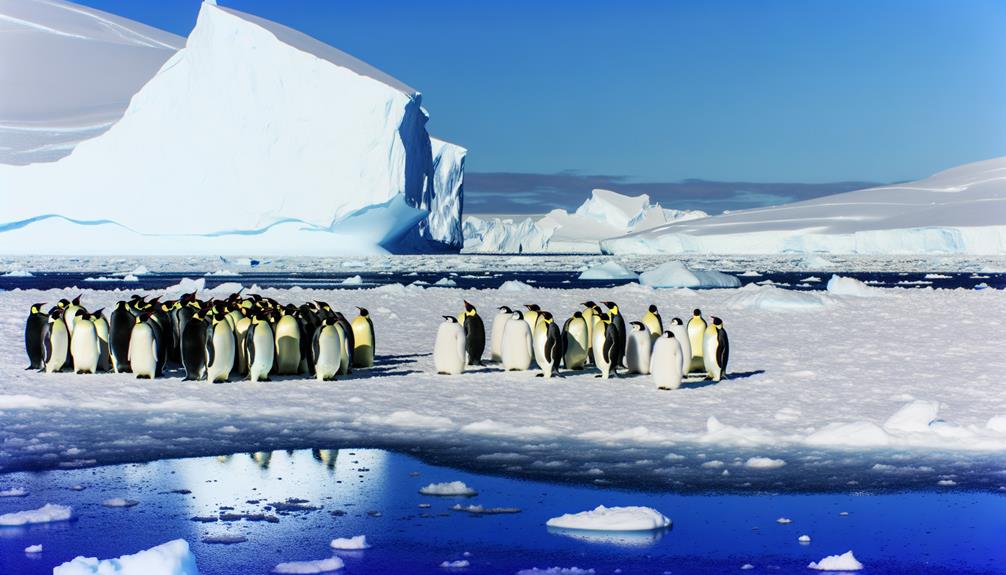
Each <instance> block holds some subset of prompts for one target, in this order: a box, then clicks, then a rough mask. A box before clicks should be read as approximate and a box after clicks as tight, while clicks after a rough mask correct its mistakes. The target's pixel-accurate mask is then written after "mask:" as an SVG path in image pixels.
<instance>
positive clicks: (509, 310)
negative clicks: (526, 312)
mask: <svg viewBox="0 0 1006 575" xmlns="http://www.w3.org/2000/svg"><path fill="white" fill-rule="evenodd" d="M499 310H500V311H501V312H503V313H513V310H512V309H510V308H509V307H508V306H505V305H501V306H500V307H499Z"/></svg>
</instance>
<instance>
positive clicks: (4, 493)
mask: <svg viewBox="0 0 1006 575" xmlns="http://www.w3.org/2000/svg"><path fill="white" fill-rule="evenodd" d="M25 495H28V490H27V489H24V488H22V487H11V488H9V489H3V490H0V497H24V496H25Z"/></svg>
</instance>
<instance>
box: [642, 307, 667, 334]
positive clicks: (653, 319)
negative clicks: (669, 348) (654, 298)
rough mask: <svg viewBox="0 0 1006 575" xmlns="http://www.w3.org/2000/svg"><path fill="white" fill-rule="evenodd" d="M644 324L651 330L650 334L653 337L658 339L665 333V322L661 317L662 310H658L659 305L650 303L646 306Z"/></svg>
mask: <svg viewBox="0 0 1006 575" xmlns="http://www.w3.org/2000/svg"><path fill="white" fill-rule="evenodd" d="M643 325H645V326H646V329H648V330H649V331H650V336H651V337H652V338H653V339H657V338H658V337H660V334H662V333H664V322H663V320H661V319H660V312H659V311H657V306H655V305H650V307H648V308H646V313H645V314H644V315H643Z"/></svg>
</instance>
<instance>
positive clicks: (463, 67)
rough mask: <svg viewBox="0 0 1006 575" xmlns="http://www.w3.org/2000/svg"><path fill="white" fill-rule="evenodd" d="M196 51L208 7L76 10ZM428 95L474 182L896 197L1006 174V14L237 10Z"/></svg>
mask: <svg viewBox="0 0 1006 575" xmlns="http://www.w3.org/2000/svg"><path fill="white" fill-rule="evenodd" d="M78 1H79V2H81V3H83V4H87V5H91V6H94V7H97V8H100V9H103V10H106V11H109V12H113V13H116V14H120V15H123V16H126V17H128V18H132V19H135V20H139V21H142V22H144V23H147V24H150V25H153V26H156V27H159V28H163V29H166V30H169V31H171V32H174V33H177V34H181V35H186V34H187V33H188V31H189V30H190V29H191V27H192V26H193V24H194V22H195V17H196V13H197V11H198V8H199V2H198V1H197V0H172V1H170V2H147V1H143V2H137V1H135V0H78ZM220 3H221V4H222V5H224V6H229V7H232V8H236V9H238V10H242V11H245V12H251V13H254V14H257V15H259V16H263V17H265V18H269V19H271V20H275V21H278V22H281V23H283V24H286V25H288V26H291V27H294V28H297V29H299V30H301V31H303V32H305V33H307V34H310V35H312V36H315V37H317V38H319V39H321V40H323V41H325V42H328V43H330V44H332V45H334V46H336V47H338V48H340V49H342V50H344V51H347V52H349V53H351V54H354V55H356V56H358V57H360V58H362V59H364V60H366V61H368V62H370V63H371V64H373V65H375V66H377V67H379V68H381V69H383V70H385V71H387V72H389V73H391V74H392V75H394V76H396V77H398V78H400V79H402V80H403V81H405V82H406V83H408V84H410V85H412V86H414V87H416V88H418V89H419V90H421V91H422V92H423V98H424V103H425V105H426V107H427V109H428V110H429V111H430V114H431V116H432V119H431V122H430V124H429V128H430V131H431V133H433V134H435V135H437V136H440V137H443V138H445V139H448V140H451V141H454V142H457V143H459V144H461V145H463V146H466V147H468V148H469V149H470V155H469V160H468V169H469V170H470V171H476V172H530V173H556V172H560V171H564V170H576V171H579V172H582V173H590V174H609V175H617V176H627V177H629V178H632V179H634V180H637V181H676V180H680V179H683V178H704V179H709V180H726V181H750V182H780V181H781V182H827V181H839V180H861V181H877V182H885V181H896V180H906V179H915V178H918V177H922V176H925V175H928V174H929V173H932V172H934V171H938V170H940V169H944V168H947V167H950V166H954V165H957V164H962V163H967V162H971V161H976V160H980V159H985V158H989V157H994V156H999V155H1006V1H982V0H961V1H953V0H937V1H931V0H891V1H880V0H842V1H838V0H833V1H827V0H819V1H806V2H805V1H796V0H792V1H772V0H768V1H749V0H736V1H710V2H701V1H698V0H693V1H689V2H677V1H660V0H652V1H650V0H647V1H625V2H615V1H604V2H602V1H596V0H560V1H552V2H546V1H541V0H515V1H507V2H481V1H473V0H438V1H435V2H434V1H430V2H416V1H404V2H389V1H367V2H356V1H353V2H350V1H329V0H284V1H282V2H281V1H274V0H270V1H266V0H221V1H220Z"/></svg>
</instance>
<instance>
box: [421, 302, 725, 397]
mask: <svg viewBox="0 0 1006 575" xmlns="http://www.w3.org/2000/svg"><path fill="white" fill-rule="evenodd" d="M464 303H465V311H464V312H462V313H460V314H458V315H457V316H451V315H445V316H443V317H444V322H443V323H442V324H441V325H440V328H439V329H438V330H437V338H436V342H435V344H434V349H433V363H434V367H435V368H436V371H437V373H440V374H447V375H457V374H460V373H462V372H463V371H464V370H465V366H467V365H482V355H483V352H484V350H485V344H486V333H485V324H484V323H483V321H482V318H481V317H480V316H479V314H478V311H477V310H476V309H475V306H473V305H472V304H471V303H469V302H467V301H466V302H464ZM601 303H602V304H603V305H604V306H605V308H606V309H605V310H602V309H601V307H600V306H599V305H598V304H596V303H594V302H592V301H587V302H583V303H582V304H580V305H582V306H583V309H582V310H580V311H577V312H575V313H573V315H572V317H570V318H568V319H567V320H566V321H565V322H564V323H563V324H562V328H561V329H560V327H559V325H558V323H557V321H556V318H555V317H554V316H553V315H552V314H551V313H550V312H548V311H545V310H542V309H541V307H539V306H537V305H534V304H528V305H525V306H524V307H525V308H526V311H521V310H519V309H511V308H509V307H507V306H502V307H500V308H499V311H498V313H497V314H496V317H495V318H493V323H492V330H491V332H490V336H489V350H490V358H491V360H492V361H493V362H496V363H499V364H501V365H502V367H503V369H504V370H505V371H525V370H529V369H531V368H532V366H536V367H537V369H539V370H541V373H539V374H538V377H545V378H551V377H552V376H555V375H559V369H560V366H561V367H563V368H565V369H567V370H573V371H579V370H583V369H585V368H586V366H588V365H592V366H594V367H595V368H597V370H598V371H600V373H599V374H597V375H596V377H602V378H605V379H607V378H609V377H610V376H612V375H615V376H617V375H618V370H619V369H622V368H624V369H625V370H626V371H627V372H628V373H636V374H641V375H650V376H651V377H652V378H653V381H654V383H655V384H656V386H657V388H659V389H677V388H678V387H680V386H681V382H682V380H683V379H684V378H686V377H688V376H689V375H690V374H696V373H698V374H704V376H705V377H706V378H708V379H711V380H712V381H715V382H718V381H720V380H721V379H723V378H724V377H726V373H727V362H728V360H729V358H730V341H729V339H728V338H727V331H726V328H725V327H724V326H723V320H722V319H720V318H718V317H713V316H711V317H710V320H711V321H708V322H707V321H706V320H705V319H704V318H703V317H702V311H701V310H698V309H696V310H694V311H693V312H692V316H691V317H690V318H689V319H688V322H687V323H685V322H684V321H682V320H681V319H679V318H673V319H672V320H671V321H670V324H669V325H668V326H667V329H665V328H664V324H663V320H662V319H661V317H660V312H659V311H658V310H657V306H655V305H651V306H649V308H648V309H647V311H646V314H645V315H644V316H643V317H642V319H641V320H640V321H632V322H630V323H629V324H628V326H627V325H626V323H625V318H624V317H622V314H621V312H620V311H619V309H618V304H616V303H615V302H610V301H607V302H601Z"/></svg>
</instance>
